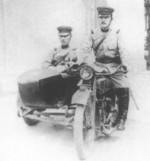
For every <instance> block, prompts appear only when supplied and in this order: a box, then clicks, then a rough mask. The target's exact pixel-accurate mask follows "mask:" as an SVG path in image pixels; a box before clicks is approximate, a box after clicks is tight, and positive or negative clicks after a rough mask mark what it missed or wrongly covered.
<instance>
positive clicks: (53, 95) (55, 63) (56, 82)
mask: <svg viewBox="0 0 150 161" xmlns="http://www.w3.org/2000/svg"><path fill="white" fill-rule="evenodd" d="M57 30H58V35H59V40H60V43H61V46H60V47H58V48H55V49H54V50H53V51H52V52H51V53H49V54H48V57H47V59H46V60H45V61H44V62H43V63H42V68H41V69H35V70H30V71H27V72H25V73H23V74H22V75H21V76H19V78H18V88H19V92H18V101H17V104H18V107H19V108H20V107H21V106H24V108H25V110H26V107H38V108H41V107H42V108H44V107H45V108H46V106H49V105H51V106H57V107H58V106H62V105H64V104H68V103H69V102H70V100H71V96H72V94H73V93H74V92H75V91H76V90H77V83H78V80H79V78H77V77H76V78H74V77H73V78H72V77H68V78H66V77H65V78H64V77H63V75H61V73H62V72H63V71H64V70H65V69H67V68H68V66H67V63H68V62H72V63H73V62H75V61H76V49H75V48H71V47H70V41H71V38H72V33H71V32H72V27H70V26H59V27H57ZM18 111H20V109H19V110H18Z"/></svg>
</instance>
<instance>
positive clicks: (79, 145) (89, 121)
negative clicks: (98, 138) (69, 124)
mask: <svg viewBox="0 0 150 161" xmlns="http://www.w3.org/2000/svg"><path fill="white" fill-rule="evenodd" d="M93 122H94V117H93V115H92V111H91V108H86V107H85V108H84V107H83V106H80V105H79V106H78V107H77V108H76V113H75V118H74V142H75V146H76V150H77V154H78V156H79V158H80V159H86V158H88V157H89V156H90V154H91V153H92V151H93V145H94V136H95V129H94V127H93Z"/></svg>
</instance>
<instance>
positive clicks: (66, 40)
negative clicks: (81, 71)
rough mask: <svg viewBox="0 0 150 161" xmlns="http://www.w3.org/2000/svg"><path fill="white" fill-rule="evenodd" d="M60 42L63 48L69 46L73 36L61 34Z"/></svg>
mask: <svg viewBox="0 0 150 161" xmlns="http://www.w3.org/2000/svg"><path fill="white" fill-rule="evenodd" d="M59 40H60V43H61V45H62V46H66V45H69V43H70V40H71V34H70V33H68V34H60V35H59Z"/></svg>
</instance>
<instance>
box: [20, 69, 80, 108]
mask: <svg viewBox="0 0 150 161" xmlns="http://www.w3.org/2000/svg"><path fill="white" fill-rule="evenodd" d="M78 80H79V79H78V78H77V77H71V76H69V75H68V76H65V77H63V76H62V74H60V73H58V72H57V71H56V70H52V69H38V70H31V71H28V72H25V73H23V74H22V75H21V76H20V77H19V79H18V92H19V93H18V95H19V99H20V100H19V101H20V102H21V103H22V105H23V106H26V107H30V108H37V109H45V108H54V107H57V106H63V105H65V104H67V105H69V104H70V101H71V97H72V95H73V93H75V91H76V90H77V88H78V87H77V83H78ZM19 101H18V102H19Z"/></svg>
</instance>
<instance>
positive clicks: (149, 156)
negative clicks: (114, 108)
mask: <svg viewBox="0 0 150 161" xmlns="http://www.w3.org/2000/svg"><path fill="white" fill-rule="evenodd" d="M130 82H131V87H132V90H133V93H134V96H135V98H136V100H137V103H138V105H139V107H140V111H137V110H136V108H135V105H134V103H133V101H132V99H131V101H130V110H129V115H128V121H127V125H126V130H125V131H124V132H118V131H116V132H115V133H113V135H112V136H111V137H109V138H104V137H103V138H99V139H97V140H96V141H95V151H94V153H93V155H92V156H91V157H90V158H89V159H87V161H109V160H111V161H120V160H121V161H142V160H143V161H149V160H150V152H149V149H150V138H149V137H150V117H149V116H150V103H149V100H150V72H142V73H140V74H138V75H135V76H132V77H131V78H130ZM48 160H49V161H60V160H61V161H63V160H65V161H77V160H78V158H77V155H76V152H75V149H74V144H73V134H72V131H71V130H69V129H66V128H63V127H61V126H56V127H51V126H50V125H49V124H47V123H40V124H38V125H37V126H34V127H28V126H27V125H25V124H24V122H23V120H22V119H20V118H18V117H17V115H16V94H15V93H14V94H13V93H11V94H7V95H5V96H4V95H1V98H0V161H48Z"/></svg>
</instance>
